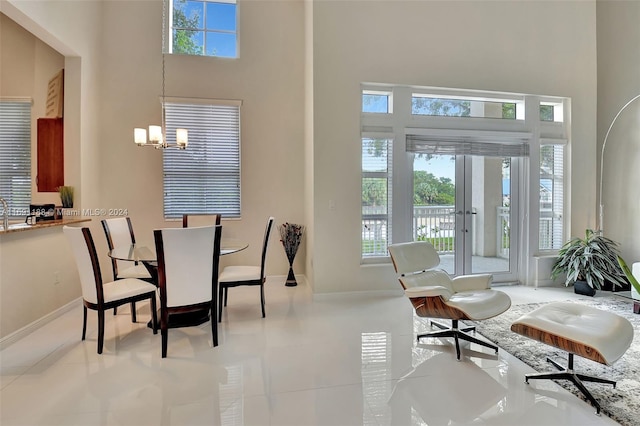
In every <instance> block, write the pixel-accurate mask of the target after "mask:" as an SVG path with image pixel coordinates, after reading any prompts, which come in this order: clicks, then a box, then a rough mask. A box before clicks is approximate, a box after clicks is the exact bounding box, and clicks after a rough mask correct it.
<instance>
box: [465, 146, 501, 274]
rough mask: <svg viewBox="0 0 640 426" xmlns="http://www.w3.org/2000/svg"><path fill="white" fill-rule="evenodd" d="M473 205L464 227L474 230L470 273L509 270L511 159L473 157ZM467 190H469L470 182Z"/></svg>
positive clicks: (466, 212)
mask: <svg viewBox="0 0 640 426" xmlns="http://www.w3.org/2000/svg"><path fill="white" fill-rule="evenodd" d="M471 175H472V176H471V179H470V180H469V179H467V181H468V182H469V184H468V185H470V190H471V206H470V208H468V207H469V206H466V208H465V209H464V211H465V221H466V223H465V228H464V229H465V231H466V232H468V233H471V236H470V237H471V238H470V241H469V240H468V239H467V241H469V244H471V247H470V250H471V268H470V269H469V268H465V271H469V272H470V273H494V272H508V271H509V249H510V246H511V235H510V234H511V232H510V229H511V226H510V215H511V160H510V158H508V157H505V158H500V157H472V172H471ZM466 190H469V187H468V186H467V188H466Z"/></svg>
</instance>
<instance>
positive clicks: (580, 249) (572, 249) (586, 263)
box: [551, 229, 627, 296]
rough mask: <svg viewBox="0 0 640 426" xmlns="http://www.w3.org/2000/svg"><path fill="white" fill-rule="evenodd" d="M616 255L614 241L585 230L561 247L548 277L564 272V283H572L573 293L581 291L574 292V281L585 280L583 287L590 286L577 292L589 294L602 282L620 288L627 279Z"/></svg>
mask: <svg viewBox="0 0 640 426" xmlns="http://www.w3.org/2000/svg"><path fill="white" fill-rule="evenodd" d="M618 256H619V253H618V245H617V243H616V242H615V241H613V240H611V239H609V238H606V237H604V236H602V235H600V233H598V232H595V231H593V230H592V229H587V230H586V232H585V237H584V238H578V237H575V238H573V239H571V240H570V241H568V242H567V243H566V244H565V245H563V246H562V248H561V249H560V251H559V252H558V260H557V261H556V263H555V265H554V267H553V270H552V271H551V278H556V277H557V276H558V275H560V274H561V273H565V274H566V280H565V285H567V286H569V285H571V284H574V288H575V289H576V292H577V293H581V291H578V288H579V287H577V286H576V283H580V282H585V283H586V285H587V286H588V287H587V289H588V288H589V287H590V289H588V290H587V291H586V292H584V293H581V294H587V295H589V296H593V295H594V294H595V290H596V289H598V290H599V289H600V288H601V287H602V286H603V284H604V283H605V281H608V282H610V283H612V284H613V286H618V287H621V286H624V285H626V284H627V282H626V279H625V276H624V273H623V271H622V268H621V267H620V265H619V264H618ZM589 290H591V291H589Z"/></svg>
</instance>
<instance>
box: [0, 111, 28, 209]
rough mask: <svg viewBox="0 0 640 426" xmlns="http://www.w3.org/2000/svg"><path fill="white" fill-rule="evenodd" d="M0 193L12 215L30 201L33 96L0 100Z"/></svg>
mask: <svg viewBox="0 0 640 426" xmlns="http://www.w3.org/2000/svg"><path fill="white" fill-rule="evenodd" d="M0 197H1V198H4V199H5V200H6V202H7V204H8V205H9V216H22V217H24V216H26V214H27V212H28V211H29V204H30V203H31V100H30V99H29V100H27V99H25V100H0Z"/></svg>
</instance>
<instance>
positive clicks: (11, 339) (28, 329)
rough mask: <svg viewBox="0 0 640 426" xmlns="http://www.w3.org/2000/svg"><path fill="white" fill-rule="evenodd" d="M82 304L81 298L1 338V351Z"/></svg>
mask: <svg viewBox="0 0 640 426" xmlns="http://www.w3.org/2000/svg"><path fill="white" fill-rule="evenodd" d="M80 303H82V298H81V297H79V298H77V299H75V300H72V301H71V302H69V303H67V304H66V305H63V306H61V307H59V308H58V309H56V310H55V311H53V312H50V313H48V314H47V315H45V316H43V317H41V318H38V319H37V320H35V321H34V322H32V323H31V324H27V325H25V326H24V327H22V328H21V329H19V330H16V331H14V332H13V333H11V334H8V335H7V336H5V337H3V338H1V339H0V350H3V349H5V348H8V347H9V346H11V345H12V344H14V343H15V342H17V341H18V340H20V339H22V338H23V337H25V336H27V335H29V334H31V333H33V332H34V331H36V330H37V329H39V328H40V327H42V326H43V325H46V324H48V323H49V322H51V321H53V320H54V319H56V318H58V317H60V316H62V315H63V314H65V313H67V312H69V311H70V310H71V309H74V308H77V307H78V305H79V304H80Z"/></svg>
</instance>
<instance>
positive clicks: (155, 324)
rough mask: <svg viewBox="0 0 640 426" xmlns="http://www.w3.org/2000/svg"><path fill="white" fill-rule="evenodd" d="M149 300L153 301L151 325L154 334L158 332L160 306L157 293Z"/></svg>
mask: <svg viewBox="0 0 640 426" xmlns="http://www.w3.org/2000/svg"><path fill="white" fill-rule="evenodd" d="M149 300H150V301H151V327H152V328H153V334H158V308H157V305H156V295H155V293H154V294H153V296H151V297H150V298H149Z"/></svg>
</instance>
